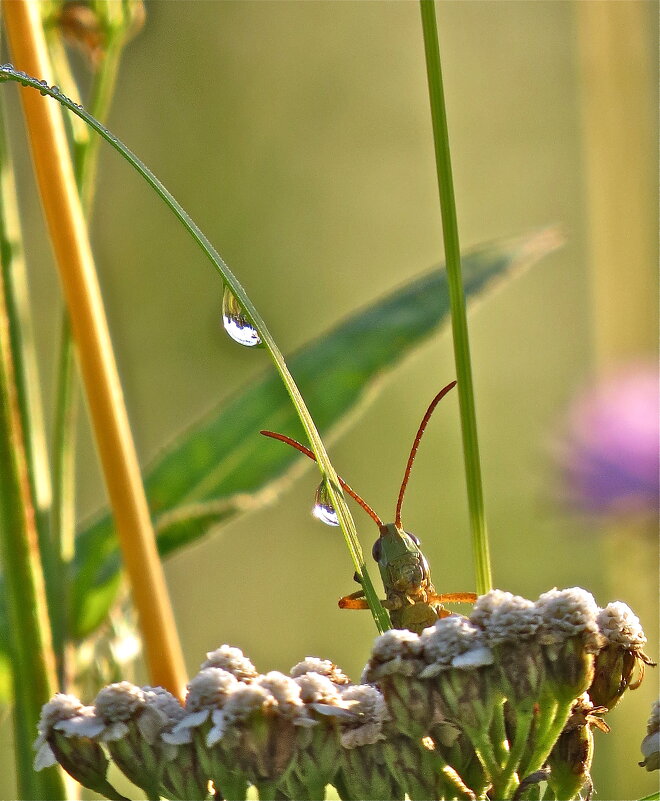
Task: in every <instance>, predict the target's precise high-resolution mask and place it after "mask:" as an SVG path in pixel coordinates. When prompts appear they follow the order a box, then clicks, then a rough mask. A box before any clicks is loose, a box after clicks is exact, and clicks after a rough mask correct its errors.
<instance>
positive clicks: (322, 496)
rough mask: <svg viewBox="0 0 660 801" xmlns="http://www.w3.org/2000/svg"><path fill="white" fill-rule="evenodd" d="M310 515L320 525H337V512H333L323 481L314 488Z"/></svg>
mask: <svg viewBox="0 0 660 801" xmlns="http://www.w3.org/2000/svg"><path fill="white" fill-rule="evenodd" d="M312 514H313V515H314V517H317V518H318V519H319V520H320V521H321V522H322V523H325V524H326V526H338V525H339V518H338V517H337V512H335V508H334V506H333V505H332V502H331V500H330V493H329V492H328V488H327V486H326V484H325V481H322V482H321V483H320V484H319V485H318V487H317V488H316V495H315V496H314V508H313V509H312Z"/></svg>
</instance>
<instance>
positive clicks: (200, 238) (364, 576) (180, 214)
mask: <svg viewBox="0 0 660 801" xmlns="http://www.w3.org/2000/svg"><path fill="white" fill-rule="evenodd" d="M3 80H9V81H14V82H17V83H21V84H22V85H23V86H29V87H31V88H33V89H36V90H37V91H39V92H40V93H41V94H45V95H48V96H49V97H52V98H54V99H55V100H57V101H58V102H59V103H60V104H61V105H63V106H64V107H66V108H68V109H69V110H70V111H72V112H73V113H74V114H76V115H77V116H79V117H80V118H81V119H83V120H84V121H85V122H86V123H87V124H88V125H89V126H90V127H91V128H93V129H94V130H95V131H96V132H97V133H98V134H99V135H100V136H102V137H103V138H104V139H105V140H106V141H107V142H108V143H109V144H110V145H111V146H112V147H113V148H114V149H115V150H116V151H117V152H119V153H120V154H121V155H122V156H123V158H124V159H126V161H128V163H129V164H131V165H132V166H133V168H134V169H136V170H137V172H138V173H139V174H140V175H141V176H142V177H143V178H144V180H145V181H146V182H147V183H148V184H149V185H150V186H151V187H152V189H154V191H155V192H156V194H157V195H158V196H159V197H160V198H161V200H163V202H164V203H165V204H166V205H167V206H168V208H169V209H170V210H171V211H172V212H173V213H174V215H175V216H176V217H177V218H178V219H179V221H180V222H181V223H182V225H183V226H184V227H185V228H186V230H187V231H188V233H189V234H190V235H191V236H192V238H193V239H194V240H195V242H197V244H198V245H199V246H200V247H201V249H202V250H203V252H204V253H205V255H206V256H207V258H208V259H209V260H210V261H211V263H212V264H213V266H214V267H215V269H216V270H217V271H218V272H219V273H220V275H221V276H222V278H223V280H224V281H225V283H226V284H227V285H228V286H229V288H230V289H231V290H232V292H233V293H234V296H235V297H236V299H237V300H238V301H239V303H240V304H241V306H242V307H243V309H244V310H245V312H246V314H247V316H248V317H249V318H250V320H251V322H252V323H253V325H254V327H255V329H256V330H257V332H258V333H259V336H260V337H261V341H262V342H263V344H264V346H265V348H266V350H267V351H268V353H269V355H270V357H271V359H272V361H273V364H274V365H275V368H276V370H277V371H278V373H279V374H280V376H281V378H282V381H283V383H284V386H285V388H286V390H287V392H288V393H289V396H290V397H291V400H292V401H293V404H294V406H295V407H296V411H297V413H298V416H299V418H300V421H301V423H302V425H303V427H304V429H305V432H306V433H307V437H308V439H309V443H310V447H311V448H312V450H313V451H314V454H315V455H316V458H317V462H318V465H319V469H320V471H321V474H322V475H323V477H324V478H325V480H326V481H327V484H328V491H329V493H330V499H331V501H332V504H333V506H334V508H335V511H336V512H337V517H338V520H339V523H340V526H341V528H342V532H343V534H344V538H345V540H346V543H347V546H348V549H349V553H350V555H351V559H352V561H353V565H354V567H355V570H356V572H357V573H358V574H359V576H360V578H361V583H362V587H363V589H364V591H365V597H366V600H367V602H368V604H369V608H370V609H371V613H372V615H373V617H374V621H375V622H376V627H377V628H378V630H379V631H380V632H382V631H385V630H386V629H387V628H389V627H390V622H389V616H388V614H387V612H386V611H385V610H384V609H383V607H382V606H381V604H380V601H379V600H378V595H377V594H376V591H375V589H374V586H373V583H372V582H371V579H370V577H369V574H368V572H367V568H366V564H365V562H364V556H363V554H362V549H361V547H360V543H359V540H358V537H357V532H356V529H355V523H354V521H353V518H352V517H351V513H350V511H349V509H348V506H347V505H346V501H345V499H344V495H343V492H342V491H341V488H340V486H339V480H338V478H337V473H336V471H335V469H334V467H333V466H332V464H331V462H330V459H329V458H328V454H327V452H326V450H325V447H324V445H323V442H322V441H321V437H320V435H319V433H318V431H317V429H316V426H315V425H314V421H313V420H312V417H311V415H310V413H309V410H308V409H307V406H306V405H305V402H304V401H303V398H302V396H301V394H300V391H299V389H298V387H297V385H296V383H295V381H294V380H293V376H292V375H291V373H290V372H289V369H288V367H287V365H286V362H285V360H284V357H283V355H282V353H281V352H280V350H279V348H278V347H277V345H276V343H275V340H274V339H273V336H272V334H271V333H270V331H269V330H268V328H267V326H266V323H265V322H264V320H263V319H262V317H261V315H260V314H259V313H258V311H257V310H256V308H255V307H254V306H253V304H252V302H251V301H250V299H249V297H248V296H247V294H246V292H245V290H244V289H243V287H242V286H241V284H240V283H239V282H238V279H237V278H236V277H235V276H234V274H233V273H232V272H231V270H230V269H229V267H228V266H227V264H226V263H225V261H224V260H223V259H222V258H221V256H220V254H219V253H218V252H217V250H216V249H215V248H214V247H213V245H212V244H211V242H210V241H209V240H208V238H207V237H206V236H205V235H204V234H203V233H202V231H201V229H200V228H199V227H198V226H197V225H196V223H195V222H194V221H193V220H192V218H191V217H190V215H189V214H188V213H187V212H186V211H185V210H184V209H183V207H182V206H181V205H180V204H179V203H178V202H177V201H176V200H175V198H174V197H173V195H172V194H171V193H170V192H169V191H168V190H167V189H166V188H165V187H164V186H163V184H162V183H161V182H160V181H159V180H158V178H156V176H155V175H154V174H153V173H152V172H151V170H149V169H148V167H146V165H145V164H143V163H142V161H140V159H139V158H138V157H137V156H136V155H135V154H134V153H132V152H131V151H130V150H129V149H128V148H127V147H126V146H125V145H124V144H123V143H122V142H120V141H119V139H117V137H116V136H114V135H113V134H111V133H110V131H108V130H107V129H106V128H105V127H104V126H103V125H101V123H100V122H99V121H98V120H97V119H95V118H94V117H93V116H92V115H91V114H89V113H88V112H87V111H85V110H84V109H83V108H81V107H79V106H77V105H76V104H75V103H74V102H73V101H72V100H70V99H69V98H68V97H66V96H65V95H63V94H62V93H61V92H59V91H58V90H55V89H53V88H50V87H48V86H44V85H43V84H40V83H39V81H38V80H37V79H36V78H33V77H31V76H29V75H26V74H25V73H22V72H19V71H17V70H15V69H14V68H13V67H10V66H4V67H1V68H0V81H3Z"/></svg>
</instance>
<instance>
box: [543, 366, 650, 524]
mask: <svg viewBox="0 0 660 801" xmlns="http://www.w3.org/2000/svg"><path fill="white" fill-rule="evenodd" d="M658 381H659V375H658V368H657V367H655V366H648V365H639V364H637V365H631V366H629V367H627V368H625V369H623V370H621V371H619V372H617V373H615V374H613V375H611V376H609V377H608V378H607V379H605V380H603V381H600V382H598V383H597V384H594V385H593V386H591V387H589V388H588V389H586V390H585V391H583V392H582V393H581V394H580V395H579V396H578V397H577V398H576V399H575V400H574V401H573V403H572V404H571V406H570V408H569V411H568V415H567V418H566V421H565V426H564V434H563V436H562V438H561V442H560V443H559V449H558V450H559V463H560V465H561V469H562V472H563V480H564V485H565V494H566V496H567V498H568V500H569V501H570V502H571V503H572V504H573V505H575V506H577V507H578V508H580V509H582V510H583V511H585V512H587V513H590V514H595V515H609V514H615V515H621V514H624V515H627V514H642V515H657V514H658V508H659V505H660V504H659V501H660V498H659V496H660V492H659V484H658V475H659V471H660V414H659V412H660V402H659V391H658Z"/></svg>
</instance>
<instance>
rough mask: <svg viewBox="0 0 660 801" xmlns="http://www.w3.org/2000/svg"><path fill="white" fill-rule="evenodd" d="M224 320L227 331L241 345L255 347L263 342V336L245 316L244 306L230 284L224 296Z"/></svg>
mask: <svg viewBox="0 0 660 801" xmlns="http://www.w3.org/2000/svg"><path fill="white" fill-rule="evenodd" d="M222 322H223V325H224V327H225V331H226V332H227V333H228V334H229V336H230V337H231V338H232V339H233V340H235V341H236V342H238V343H239V344H240V345H247V347H248V348H253V347H254V346H255V345H260V344H261V337H260V336H259V334H258V332H257V329H256V328H255V327H254V326H253V325H252V323H251V322H250V321H249V320H248V318H247V317H246V316H245V312H244V311H243V307H242V306H241V304H240V303H239V302H238V301H237V300H236V297H235V296H234V293H233V292H232V291H231V289H230V288H229V287H228V286H226V287H225V292H224V294H223V296H222Z"/></svg>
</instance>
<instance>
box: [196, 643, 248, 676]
mask: <svg viewBox="0 0 660 801" xmlns="http://www.w3.org/2000/svg"><path fill="white" fill-rule="evenodd" d="M210 667H214V668H221V669H222V670H226V671H227V673H231V674H232V676H234V678H236V679H238V681H244V682H246V683H249V682H251V681H253V680H254V679H256V678H257V676H258V675H259V674H258V672H257V669H256V668H255V666H254V665H253V664H252V662H250V660H249V659H248V658H247V657H245V656H243V651H241V649H240V648H232V647H231V646H230V645H221V646H220V647H219V648H216V650H215V651H209V652H208V653H207V654H206V661H204V662H202V665H201V667H200V670H204V669H205V668H210Z"/></svg>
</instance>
